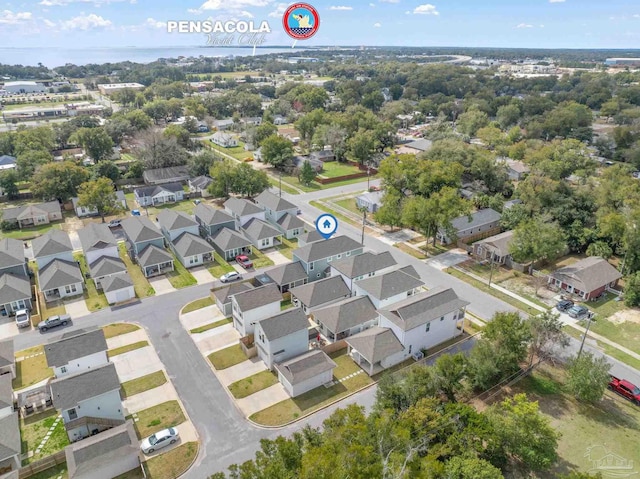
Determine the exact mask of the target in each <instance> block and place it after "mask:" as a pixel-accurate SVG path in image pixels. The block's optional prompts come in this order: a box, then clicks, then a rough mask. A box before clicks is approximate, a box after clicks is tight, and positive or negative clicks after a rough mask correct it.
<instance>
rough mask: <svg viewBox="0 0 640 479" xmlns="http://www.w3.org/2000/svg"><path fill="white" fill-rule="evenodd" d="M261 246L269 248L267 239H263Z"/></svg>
mask: <svg viewBox="0 0 640 479" xmlns="http://www.w3.org/2000/svg"><path fill="white" fill-rule="evenodd" d="M262 246H269V238H265V239H263V240H262Z"/></svg>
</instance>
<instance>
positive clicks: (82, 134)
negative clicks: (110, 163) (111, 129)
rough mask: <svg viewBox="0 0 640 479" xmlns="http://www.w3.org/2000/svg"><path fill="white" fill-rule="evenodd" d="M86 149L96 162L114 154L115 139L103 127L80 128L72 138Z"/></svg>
mask: <svg viewBox="0 0 640 479" xmlns="http://www.w3.org/2000/svg"><path fill="white" fill-rule="evenodd" d="M70 140H71V141H74V142H76V143H77V144H79V145H82V147H83V148H84V149H85V151H86V152H87V154H88V155H89V156H90V157H91V158H92V159H93V160H94V161H96V162H98V161H102V160H106V159H109V158H110V157H111V155H113V140H112V139H111V137H110V136H109V135H108V134H107V132H106V131H104V130H103V129H102V128H80V129H79V130H78V131H76V132H75V133H74V134H73V135H71V138H70Z"/></svg>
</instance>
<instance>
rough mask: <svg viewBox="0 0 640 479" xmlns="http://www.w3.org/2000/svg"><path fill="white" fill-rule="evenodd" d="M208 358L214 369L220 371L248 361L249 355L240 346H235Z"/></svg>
mask: <svg viewBox="0 0 640 479" xmlns="http://www.w3.org/2000/svg"><path fill="white" fill-rule="evenodd" d="M207 358H208V359H209V361H211V364H213V367H214V368H216V369H217V370H218V371H219V370H221V369H227V368H230V367H231V366H235V365H236V364H240V363H242V362H244V361H246V360H247V355H246V354H244V351H243V350H242V348H241V347H240V345H239V344H234V345H233V346H229V347H228V348H224V349H221V350H220V351H216V352H215V353H211V354H210V355H209V356H207Z"/></svg>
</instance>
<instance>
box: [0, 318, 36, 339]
mask: <svg viewBox="0 0 640 479" xmlns="http://www.w3.org/2000/svg"><path fill="white" fill-rule="evenodd" d="M22 331H24V332H27V331H31V328H29V329H27V328H24V329H21V328H18V325H17V324H16V322H15V320H14V319H13V318H8V317H6V316H3V317H2V319H1V320H0V340H2V339H4V338H11V337H13V336H16V335H17V334H20V333H21V332H22Z"/></svg>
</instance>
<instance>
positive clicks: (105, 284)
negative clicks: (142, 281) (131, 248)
mask: <svg viewBox="0 0 640 479" xmlns="http://www.w3.org/2000/svg"><path fill="white" fill-rule="evenodd" d="M101 284H102V290H103V291H104V292H105V293H109V292H111V291H118V290H119V289H124V288H128V287H129V286H133V280H132V279H131V277H130V276H129V273H127V272H124V273H118V274H114V275H113V276H109V277H107V278H105V279H103V280H102V281H101Z"/></svg>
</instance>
